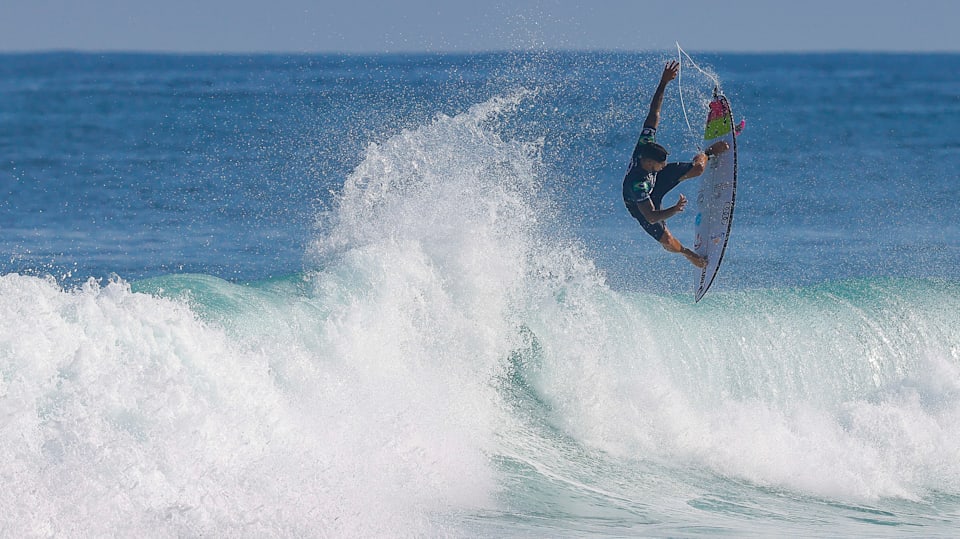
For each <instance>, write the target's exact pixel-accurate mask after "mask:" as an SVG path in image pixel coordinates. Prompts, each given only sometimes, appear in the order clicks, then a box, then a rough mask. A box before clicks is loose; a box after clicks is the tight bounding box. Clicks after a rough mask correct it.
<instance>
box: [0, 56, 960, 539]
mask: <svg viewBox="0 0 960 539" xmlns="http://www.w3.org/2000/svg"><path fill="white" fill-rule="evenodd" d="M691 55H692V56H693V58H694V59H696V61H697V63H698V64H699V65H700V67H702V68H704V70H705V71H707V72H709V73H711V74H713V75H715V76H716V77H718V78H719V80H720V81H721V82H722V84H723V90H724V92H725V94H726V95H727V97H728V98H729V99H730V101H731V104H732V107H733V111H734V115H735V117H736V121H739V119H740V118H743V119H745V120H746V129H745V130H744V131H743V133H742V134H741V135H740V137H739V139H738V140H739V142H738V147H739V161H738V162H739V189H738V192H737V206H736V212H735V216H734V223H733V230H732V233H731V240H730V244H729V246H728V248H727V251H726V255H725V258H724V264H723V266H722V267H721V269H720V273H719V275H718V277H717V280H716V281H715V282H714V284H713V287H712V289H711V290H710V292H709V293H708V294H707V296H706V297H705V298H704V299H703V300H702V301H701V302H700V303H694V301H693V297H694V296H693V295H694V290H695V287H696V284H697V281H698V279H699V271H698V270H696V269H695V268H693V266H691V265H690V264H689V263H688V262H687V261H686V260H684V259H683V258H682V257H680V256H678V255H673V254H670V253H667V252H666V251H664V250H663V249H661V248H660V247H659V246H658V245H657V244H656V243H655V242H654V241H653V240H652V239H651V238H649V237H648V236H647V235H646V234H645V233H644V232H643V230H642V229H641V228H640V227H639V225H638V224H637V223H636V221H634V220H633V219H632V218H631V217H630V216H629V214H628V213H627V212H626V210H625V209H624V207H623V203H622V201H621V197H620V188H621V181H622V178H623V174H624V172H625V168H626V165H627V161H628V158H629V155H630V152H631V150H632V149H633V145H634V143H635V141H636V137H637V135H638V133H639V129H640V125H641V123H642V121H643V118H644V117H645V116H646V112H647V107H648V105H649V101H650V97H651V95H652V92H653V89H654V87H655V85H656V82H657V80H658V79H659V76H660V72H661V70H662V67H663V65H664V63H665V62H666V61H668V60H670V59H672V58H675V57H676V55H675V54H674V53H673V52H671V51H664V52H648V53H614V52H608V53H601V52H550V51H539V52H525V53H485V54H456V55H454V54H450V55H433V54H430V55H409V54H392V55H164V54H139V53H130V54H115V53H111V54H95V53H36V54H4V55H0V231H2V233H0V477H2V479H3V484H4V488H3V489H2V490H0V507H3V511H0V535H3V536H9V537H87V536H121V537H718V536H719V537H770V536H791V537H894V536H905V535H909V536H922V537H955V536H957V535H958V534H960V323H958V322H960V315H958V313H960V280H958V278H957V275H956V272H957V269H958V268H960V225H958V223H960V204H958V203H957V200H958V199H960V181H958V179H960V177H958V176H960V173H958V172H957V170H958V167H957V165H958V163H960V132H958V130H957V127H958V126H960V55H951V54H866V53H833V54H749V55H747V54H703V53H701V54H698V53H696V52H693V51H691ZM711 91H712V85H711V83H710V81H709V78H708V77H707V76H705V75H704V74H702V73H700V72H698V71H697V70H696V69H692V68H691V66H689V64H685V65H684V68H683V71H682V72H681V76H680V78H679V80H677V81H674V82H673V83H671V85H670V87H669V88H668V90H667V93H666V98H665V102H664V108H663V117H662V120H661V125H660V131H659V134H658V141H660V142H661V143H662V144H664V145H665V146H666V147H667V148H668V149H670V151H671V156H672V157H676V158H677V159H689V158H690V157H691V156H692V155H693V154H694V153H695V152H696V151H697V150H698V145H700V144H701V140H700V138H701V128H702V124H703V121H704V117H705V108H704V107H705V105H706V103H707V102H708V100H709V97H710V95H711ZM698 185H699V184H698V180H691V181H690V182H686V183H684V184H683V185H681V186H680V187H679V188H678V189H677V190H675V191H674V192H672V193H671V194H669V195H668V196H667V202H668V203H671V204H672V203H673V201H675V200H676V197H677V196H678V194H680V193H684V194H685V195H686V196H687V198H688V199H689V200H690V201H691V205H690V206H688V209H687V211H685V212H683V213H682V214H680V215H678V216H676V217H674V218H672V219H671V220H670V221H669V222H668V225H669V227H670V229H671V230H672V231H673V232H674V234H675V235H676V236H677V237H678V238H679V239H680V240H681V241H682V242H683V243H684V244H686V245H692V243H693V230H694V218H695V215H696V211H695V208H694V206H695V201H696V192H697V188H698Z"/></svg>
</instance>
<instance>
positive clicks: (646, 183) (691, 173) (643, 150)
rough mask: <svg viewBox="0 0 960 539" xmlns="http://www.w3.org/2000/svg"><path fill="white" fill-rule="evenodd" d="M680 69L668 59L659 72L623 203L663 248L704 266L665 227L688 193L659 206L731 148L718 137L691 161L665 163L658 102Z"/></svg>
mask: <svg viewBox="0 0 960 539" xmlns="http://www.w3.org/2000/svg"><path fill="white" fill-rule="evenodd" d="M679 72H680V63H679V62H677V61H672V62H668V63H667V65H666V66H665V67H664V68H663V75H661V76H660V84H659V85H657V91H656V92H654V94H653V99H652V100H651V101H650V112H649V113H648V114H647V119H646V120H644V122H643V129H642V130H641V131H640V139H639V140H638V141H637V146H636V147H635V148H634V150H633V156H632V157H631V158H630V166H629V168H628V169H627V174H626V176H624V178H623V203H624V204H625V205H626V206H627V210H629V211H630V215H632V216H633V217H634V218H635V219H636V220H637V221H639V222H640V226H642V227H643V229H644V230H646V231H647V234H650V235H651V236H653V239H655V240H657V241H658V242H660V245H661V246H663V248H664V249H666V250H667V251H669V252H671V253H680V254H682V255H683V256H684V257H686V259H687V260H689V261H690V262H691V263H692V264H693V265H694V266H697V267H698V268H703V267H704V266H706V265H707V259H706V258H704V257H702V256H700V255H698V254H697V253H695V252H693V251H691V250H690V249H687V248H686V247H684V246H683V245H681V244H680V241H679V240H677V238H675V237H674V236H673V234H671V233H670V231H669V230H667V226H666V220H667V219H669V218H671V217H673V216H674V215H676V214H678V213H680V212H682V211H683V209H684V207H686V205H687V197H685V196H683V194H681V195H680V200H679V201H678V202H677V203H676V204H674V205H673V206H670V207H669V208H661V202H662V201H663V196H664V195H666V194H667V192H669V191H670V190H671V189H673V188H674V187H676V186H677V185H678V184H679V183H680V182H682V181H684V180H689V179H690V178H696V177H697V176H699V175H700V174H703V171H704V170H706V168H707V160H708V159H709V158H710V157H711V156H713V155H717V154H720V153H722V152H725V151H727V150H728V149H730V146H729V145H728V144H727V143H726V142H723V141H719V142H717V143H715V144H713V145H711V146H710V147H709V148H707V149H706V150H704V151H703V152H701V153H698V154H697V155H696V156H694V158H693V161H692V162H688V163H670V164H667V153H668V152H667V150H666V149H665V148H664V147H663V146H661V145H659V144H657V142H656V137H657V125H658V124H659V123H660V106H661V105H662V104H663V93H664V91H665V90H666V88H667V84H668V83H669V82H670V81H672V80H673V79H675V78H677V75H678V74H679Z"/></svg>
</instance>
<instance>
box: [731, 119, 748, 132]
mask: <svg viewBox="0 0 960 539" xmlns="http://www.w3.org/2000/svg"><path fill="white" fill-rule="evenodd" d="M746 126H747V121H746V120H743V119H741V120H740V123H739V124H737V126H736V127H734V128H733V135H734V136H737V135H739V134H740V133H742V132H743V128H744V127H746Z"/></svg>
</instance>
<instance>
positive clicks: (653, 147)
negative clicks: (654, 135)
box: [640, 142, 669, 163]
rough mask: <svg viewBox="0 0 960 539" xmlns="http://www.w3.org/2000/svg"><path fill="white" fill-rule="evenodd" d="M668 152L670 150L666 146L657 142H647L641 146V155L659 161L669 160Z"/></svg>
mask: <svg viewBox="0 0 960 539" xmlns="http://www.w3.org/2000/svg"><path fill="white" fill-rule="evenodd" d="M668 153H669V152H667V149H666V148H664V147H663V146H661V145H659V144H657V143H656V142H647V143H646V144H644V145H642V146H640V157H646V158H647V159H653V160H654V161H657V162H659V163H662V162H664V161H666V160H667V154H668Z"/></svg>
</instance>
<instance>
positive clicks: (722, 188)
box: [693, 88, 743, 301]
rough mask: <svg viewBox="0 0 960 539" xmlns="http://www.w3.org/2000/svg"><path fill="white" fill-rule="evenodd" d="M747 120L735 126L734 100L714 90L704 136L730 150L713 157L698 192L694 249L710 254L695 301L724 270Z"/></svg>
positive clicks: (707, 142) (703, 254)
mask: <svg viewBox="0 0 960 539" xmlns="http://www.w3.org/2000/svg"><path fill="white" fill-rule="evenodd" d="M741 129H743V122H741V124H740V125H738V126H735V125H734V123H733V111H731V110H730V102H729V101H727V98H726V96H724V95H723V93H722V92H721V91H720V89H719V88H714V90H713V101H711V102H710V107H709V110H708V112H707V124H706V127H705V129H704V133H703V139H704V141H705V143H704V144H705V146H704V147H705V148H708V147H710V145H711V144H714V143H716V142H718V141H721V140H722V141H725V142H726V143H727V145H729V146H730V149H729V150H727V151H726V152H723V153H721V154H719V155H716V156H713V157H711V158H710V160H709V161H708V162H707V170H706V171H704V173H703V178H702V180H701V182H700V193H699V194H698V195H697V211H698V213H697V217H696V219H695V223H696V237H695V238H696V239H695V240H694V244H693V250H694V251H695V252H696V253H697V254H698V255H700V256H703V257H706V259H707V265H706V267H705V268H703V269H702V270H701V271H700V280H699V281H698V283H697V293H696V299H695V301H700V300H701V299H702V298H703V295H704V294H706V293H707V290H709V289H710V285H712V284H713V280H714V279H715V278H716V276H717V272H718V271H719V270H720V263H721V262H722V261H723V253H724V252H725V251H726V249H727V241H728V240H729V239H730V229H731V227H732V226H733V207H734V202H735V201H736V194H737V137H736V135H738V134H739V132H740V130H741Z"/></svg>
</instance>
